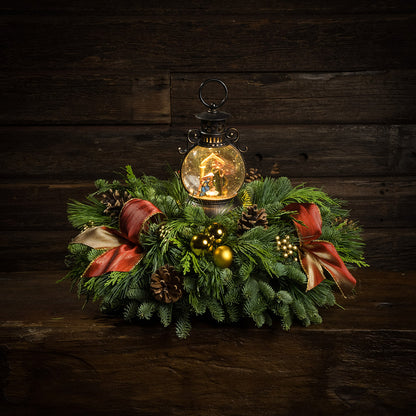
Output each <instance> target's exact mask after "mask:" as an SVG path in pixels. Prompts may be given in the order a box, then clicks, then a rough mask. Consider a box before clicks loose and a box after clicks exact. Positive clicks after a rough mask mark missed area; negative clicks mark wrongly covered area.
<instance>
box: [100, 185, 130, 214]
mask: <svg viewBox="0 0 416 416" xmlns="http://www.w3.org/2000/svg"><path fill="white" fill-rule="evenodd" d="M130 198H131V196H130V194H129V193H128V192H127V191H119V190H118V189H115V190H112V189H109V190H108V191H106V192H104V193H103V194H101V203H102V204H104V205H105V206H106V208H105V210H104V214H106V215H109V216H110V217H118V216H119V214H120V211H121V208H123V205H124V204H125V203H126V202H127V201H128V200H129V199H130Z"/></svg>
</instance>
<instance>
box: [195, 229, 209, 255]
mask: <svg viewBox="0 0 416 416" xmlns="http://www.w3.org/2000/svg"><path fill="white" fill-rule="evenodd" d="M190 246H191V250H192V251H193V252H194V254H196V255H197V256H201V255H203V254H206V253H207V252H208V251H209V250H210V248H211V240H210V237H209V235H206V234H203V233H200V234H195V235H194V236H193V237H192V238H191V242H190Z"/></svg>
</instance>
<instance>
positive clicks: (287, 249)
mask: <svg viewBox="0 0 416 416" xmlns="http://www.w3.org/2000/svg"><path fill="white" fill-rule="evenodd" d="M276 244H277V251H282V252H283V257H284V258H285V259H287V258H289V257H293V258H294V260H295V261H298V257H297V254H298V253H297V251H298V248H297V247H296V246H295V245H294V244H292V243H291V242H290V236H289V235H286V236H285V237H284V238H282V239H281V238H280V237H279V236H277V237H276Z"/></svg>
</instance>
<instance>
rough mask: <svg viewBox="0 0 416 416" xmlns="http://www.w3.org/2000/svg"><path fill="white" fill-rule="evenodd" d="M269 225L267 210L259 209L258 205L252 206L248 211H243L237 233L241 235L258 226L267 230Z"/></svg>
mask: <svg viewBox="0 0 416 416" xmlns="http://www.w3.org/2000/svg"><path fill="white" fill-rule="evenodd" d="M267 224H268V221H267V213H266V210H265V209H264V208H261V209H258V208H257V205H256V204H254V205H250V206H249V207H247V209H246V211H243V213H242V214H241V218H240V219H239V220H238V224H237V233H238V234H240V235H241V234H243V233H244V232H245V231H248V230H251V229H252V228H254V227H257V226H262V227H264V228H267Z"/></svg>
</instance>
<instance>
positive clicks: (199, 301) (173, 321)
mask: <svg viewBox="0 0 416 416" xmlns="http://www.w3.org/2000/svg"><path fill="white" fill-rule="evenodd" d="M122 176H123V178H122V180H120V181H113V182H108V181H105V180H102V179H99V180H97V181H96V182H95V185H96V188H97V190H96V192H94V193H92V194H91V195H89V196H87V198H86V202H78V201H71V202H70V203H69V204H68V218H69V221H70V222H71V224H72V225H73V226H74V227H75V228H78V229H83V228H85V227H86V226H87V227H88V226H94V225H95V226H103V225H105V226H110V227H114V228H117V227H118V224H117V220H115V219H112V218H111V217H109V216H107V215H105V214H104V209H105V206H104V205H103V204H101V202H100V201H99V200H98V199H97V196H98V195H99V194H101V193H103V192H106V191H108V190H109V189H119V190H127V191H128V192H129V193H130V194H131V195H132V197H135V198H141V199H146V200H148V201H150V202H152V203H153V204H154V205H156V206H157V207H158V208H159V209H160V210H161V211H162V212H163V213H164V214H165V217H164V218H163V220H162V222H161V223H151V224H149V227H148V228H147V229H146V231H145V232H142V233H141V236H140V242H141V245H142V248H143V250H144V252H145V256H144V258H143V259H142V260H141V262H140V263H139V264H138V265H137V266H136V267H135V268H134V269H133V270H131V271H130V272H111V273H106V274H104V275H102V276H98V277H93V278H90V279H88V278H85V277H82V275H83V272H84V271H85V269H86V268H87V267H88V265H89V264H90V263H91V261H93V260H94V259H95V258H97V257H98V256H99V255H100V254H102V253H103V252H104V251H103V250H95V249H92V248H90V247H88V246H85V245H82V244H70V245H69V254H68V256H67V258H66V264H67V266H68V268H69V269H70V271H69V272H68V274H67V276H66V279H68V280H70V281H71V283H72V287H73V288H74V289H76V290H77V293H78V295H79V296H81V297H85V299H86V301H88V300H92V301H97V300H99V301H100V302H101V308H102V309H103V310H105V311H106V312H107V311H108V312H115V313H119V314H120V315H121V316H123V317H124V319H125V320H128V321H135V320H140V319H144V320H151V319H157V320H159V321H160V323H161V325H163V326H164V327H168V326H170V325H175V328H176V334H177V336H178V337H179V338H186V337H187V336H188V335H189V333H190V331H191V319H192V317H193V316H203V315H204V316H207V317H209V318H210V319H213V320H215V321H217V322H238V321H240V320H241V319H243V318H248V319H250V320H252V322H253V323H254V325H256V326H258V327H261V326H263V325H271V324H272V323H273V320H275V319H277V320H279V321H280V322H281V325H282V327H283V329H285V330H289V328H290V327H291V326H292V324H293V323H294V322H298V323H301V324H302V325H305V326H308V325H310V324H319V323H321V322H322V318H321V316H320V315H319V308H322V307H329V306H333V305H335V297H334V293H333V289H334V288H336V285H335V284H334V282H333V281H332V280H331V279H326V280H324V281H323V282H322V283H321V284H319V285H318V286H316V287H315V288H313V289H312V290H309V291H306V284H307V276H306V275H305V272H304V271H303V269H302V267H301V266H300V264H299V262H295V261H294V260H293V258H292V259H285V258H284V257H283V255H282V254H281V252H279V251H277V249H276V240H275V239H276V236H284V235H290V236H291V241H293V243H294V244H297V245H298V244H299V242H298V241H297V234H296V230H295V227H294V226H293V223H292V220H291V218H290V212H288V211H285V210H284V207H285V206H287V205H288V204H290V203H292V202H299V203H314V204H316V205H318V207H319V208H320V211H321V216H322V221H323V228H322V237H321V239H322V240H326V241H329V242H331V243H333V244H334V246H335V247H336V249H337V251H338V253H339V254H340V256H341V258H342V259H343V260H344V262H345V263H346V265H347V266H348V267H350V266H353V267H363V266H367V264H366V263H365V261H364V258H363V242H362V238H361V229H360V227H359V226H358V224H357V223H355V222H353V221H351V220H349V219H348V214H349V213H348V211H347V210H345V209H344V208H343V204H342V202H341V201H338V200H336V199H334V198H331V197H330V196H328V195H327V194H326V193H325V192H323V191H322V190H320V189H316V188H312V187H306V186H304V185H299V186H296V187H293V186H292V185H291V183H290V180H289V179H288V178H285V177H280V178H277V179H275V178H265V179H263V180H260V181H254V182H251V183H248V184H245V185H244V186H243V187H242V189H241V190H240V192H239V198H240V200H242V201H243V202H244V204H245V205H249V204H257V205H258V207H259V208H265V210H266V213H267V218H268V223H269V224H268V228H263V227H254V228H252V229H251V230H249V231H246V232H245V233H243V234H242V235H237V223H238V220H239V218H240V217H241V213H242V210H243V208H242V207H235V208H232V209H230V210H229V211H228V212H226V213H223V214H220V215H217V216H216V217H215V218H209V217H207V216H206V215H205V213H204V211H203V209H202V208H201V207H199V206H197V205H195V204H194V202H192V201H191V199H190V197H189V195H188V194H187V192H186V190H185V189H184V187H183V186H182V183H181V180H180V177H179V175H178V174H177V173H172V178H171V179H170V180H167V181H161V180H158V179H157V178H155V177H152V176H146V175H143V176H141V177H137V176H136V175H135V174H134V172H133V170H132V168H131V166H127V167H126V168H125V171H124V172H123V174H122ZM213 222H218V223H220V224H222V226H223V227H224V229H225V231H226V233H225V237H224V240H223V241H222V242H221V244H224V245H227V246H229V247H230V248H231V249H232V252H233V262H232V264H231V266H230V267H229V268H224V269H222V268H219V267H217V266H216V265H215V263H214V261H213V254H212V251H211V252H208V253H206V254H205V255H200V256H198V255H196V254H195V253H194V252H193V251H192V250H191V247H190V240H191V238H192V236H193V235H195V234H197V233H201V232H204V230H205V229H206V228H207V227H208V226H209V225H210V224H212V223H213ZM165 264H170V265H173V266H174V267H175V269H176V270H177V272H178V273H179V274H181V275H182V276H183V296H182V298H180V299H179V300H178V301H177V302H176V303H170V304H165V303H163V302H159V301H157V300H156V299H155V298H154V297H153V295H152V291H151V288H150V277H151V275H152V273H153V272H154V271H155V270H157V269H158V268H159V267H161V266H163V265H165Z"/></svg>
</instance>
